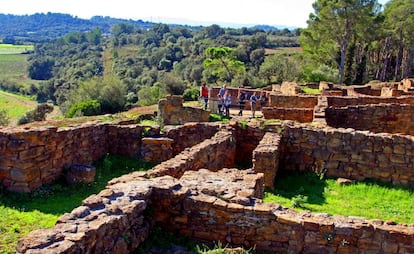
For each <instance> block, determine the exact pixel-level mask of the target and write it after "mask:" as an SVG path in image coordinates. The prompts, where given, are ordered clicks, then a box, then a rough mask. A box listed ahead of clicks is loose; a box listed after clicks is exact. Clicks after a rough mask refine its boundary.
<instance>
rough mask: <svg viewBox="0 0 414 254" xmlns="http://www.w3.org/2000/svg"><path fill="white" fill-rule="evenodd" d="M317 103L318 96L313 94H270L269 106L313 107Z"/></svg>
mask: <svg viewBox="0 0 414 254" xmlns="http://www.w3.org/2000/svg"><path fill="white" fill-rule="evenodd" d="M317 104H318V97H317V96H313V95H281V94H269V107H277V108H310V109H313V108H314V107H315V106H316V105H317Z"/></svg>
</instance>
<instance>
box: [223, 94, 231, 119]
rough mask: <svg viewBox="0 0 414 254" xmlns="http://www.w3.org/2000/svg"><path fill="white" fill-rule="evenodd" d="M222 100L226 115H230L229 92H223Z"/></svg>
mask: <svg viewBox="0 0 414 254" xmlns="http://www.w3.org/2000/svg"><path fill="white" fill-rule="evenodd" d="M223 98H224V99H223V101H224V107H225V109H226V116H227V117H229V116H230V106H231V95H230V92H229V91H228V90H227V91H226V92H225V93H224V97H223Z"/></svg>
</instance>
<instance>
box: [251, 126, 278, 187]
mask: <svg viewBox="0 0 414 254" xmlns="http://www.w3.org/2000/svg"><path fill="white" fill-rule="evenodd" d="M279 147H280V135H279V134H277V133H274V132H267V133H266V134H265V135H264V136H263V139H262V140H261V141H260V143H259V145H258V146H257V147H256V149H254V150H253V159H252V163H253V167H252V168H253V170H254V171H255V172H258V173H263V175H264V177H265V180H264V184H265V187H266V188H269V189H273V188H274V182H275V178H276V175H277V171H278V170H279V159H280V153H279Z"/></svg>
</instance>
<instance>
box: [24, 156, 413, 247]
mask: <svg viewBox="0 0 414 254" xmlns="http://www.w3.org/2000/svg"><path fill="white" fill-rule="evenodd" d="M172 160H179V159H178V158H173V159H172ZM261 197H263V174H261V173H259V174H257V173H255V172H254V171H251V170H245V171H240V170H238V169H222V170H219V171H218V172H211V171H208V170H206V169H200V170H199V171H188V172H185V173H184V174H183V176H182V177H181V178H180V179H176V178H173V177H171V176H161V177H155V178H151V179H148V178H147V177H146V176H145V173H143V172H141V173H132V174H129V175H125V176H122V177H120V178H117V179H113V180H112V181H111V182H110V183H109V184H108V186H107V187H106V189H105V190H103V191H101V192H100V193H99V194H97V195H92V196H90V197H89V198H87V199H85V200H84V201H83V204H82V206H80V207H78V208H76V209H74V210H73V211H72V212H71V213H68V214H65V215H64V216H62V217H61V218H60V219H59V221H58V223H57V224H56V226H55V227H53V228H52V229H44V230H37V231H33V232H31V233H29V235H28V236H26V237H25V238H23V239H21V240H20V241H19V243H18V246H17V253H132V252H133V251H134V249H135V248H136V247H138V246H139V245H140V244H141V243H142V242H143V241H145V239H147V237H148V235H149V232H150V230H151V228H152V227H153V226H154V225H158V226H160V227H162V228H163V229H165V230H168V231H170V232H173V233H176V234H179V235H183V236H184V235H186V236H188V237H190V238H191V239H195V240H200V241H210V242H213V241H216V242H217V241H220V242H222V243H223V244H229V245H230V246H244V247H247V248H255V249H256V250H257V251H270V252H272V253H385V254H388V253H389V254H391V253H393V254H394V253H397V254H398V253H401V254H402V253H412V252H413V251H414V244H413V242H414V228H413V227H409V226H404V225H399V224H398V225H395V224H393V225H389V224H385V223H383V222H382V221H380V220H365V219H363V218H357V217H342V216H328V215H326V214H311V213H308V212H301V213H299V212H296V211H294V210H290V209H286V208H283V207H281V206H279V205H277V204H264V203H262V202H261V199H260V198H261Z"/></svg>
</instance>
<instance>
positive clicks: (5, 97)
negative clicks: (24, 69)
mask: <svg viewBox="0 0 414 254" xmlns="http://www.w3.org/2000/svg"><path fill="white" fill-rule="evenodd" d="M36 105H37V102H36V101H33V100H32V99H31V98H29V97H26V96H22V95H16V94H12V93H8V92H3V91H0V108H1V109H5V110H6V112H7V115H8V116H9V117H10V121H11V124H10V125H15V124H16V123H17V120H18V119H19V118H20V117H22V116H24V115H25V114H26V112H28V111H30V110H33V109H34V108H35V107H36Z"/></svg>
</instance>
